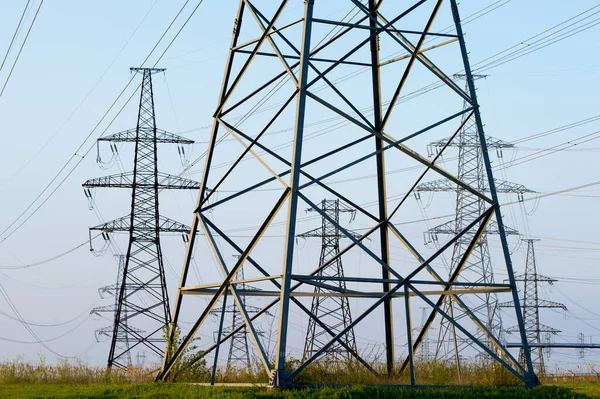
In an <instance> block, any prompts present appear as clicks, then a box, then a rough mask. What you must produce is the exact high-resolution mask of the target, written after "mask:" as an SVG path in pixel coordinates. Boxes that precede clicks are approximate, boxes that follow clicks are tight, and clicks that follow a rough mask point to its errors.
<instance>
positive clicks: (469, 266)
mask: <svg viewBox="0 0 600 399" xmlns="http://www.w3.org/2000/svg"><path fill="white" fill-rule="evenodd" d="M454 77H455V78H461V79H464V78H465V75H464V74H457V75H455V76H454ZM483 77H485V75H473V79H480V78H483ZM468 90H469V87H468V84H467V86H466V87H465V91H468ZM469 106H470V104H469V102H468V101H467V100H465V101H464V103H463V108H464V109H467V108H469ZM464 118H465V117H463V119H464ZM486 144H487V148H488V150H490V149H495V150H496V152H497V153H499V154H501V152H502V149H507V148H514V147H515V146H514V145H513V144H511V143H507V142H505V141H502V140H499V139H495V138H491V137H486ZM447 147H455V148H458V168H457V170H458V172H457V176H458V178H459V179H461V180H462V181H464V182H468V183H469V184H470V185H471V186H473V187H476V188H477V189H478V190H479V191H480V192H489V185H488V183H487V176H486V170H485V167H484V160H483V153H482V146H481V144H480V140H479V133H478V131H477V126H476V124H475V122H474V121H469V120H466V121H465V124H464V126H463V128H462V129H461V131H460V132H459V133H458V137H457V138H456V140H455V141H454V142H449V141H448V139H442V140H438V141H434V142H432V143H430V144H429V148H430V150H431V151H430V154H429V155H430V157H433V156H435V155H437V153H439V151H440V150H441V149H442V148H447ZM495 183H496V192H497V193H511V194H517V195H518V196H519V198H521V197H522V196H523V194H525V193H532V192H533V191H532V190H529V189H527V188H526V187H525V186H523V185H520V184H515V183H510V182H507V181H502V180H498V179H495ZM423 192H454V193H456V204H455V216H454V220H451V221H449V222H446V223H443V224H441V225H438V226H435V227H433V228H431V229H429V230H428V231H427V233H426V236H425V237H426V241H432V242H434V243H435V244H436V245H437V243H438V236H439V235H446V236H449V237H453V236H455V235H456V234H458V232H460V231H461V230H462V229H464V227H465V226H467V225H469V224H470V223H472V222H473V221H474V220H475V218H476V217H477V215H479V214H481V212H482V211H483V209H484V208H485V206H486V204H485V201H483V200H482V199H481V198H478V197H477V196H476V195H473V194H472V193H470V192H469V191H467V190H465V189H464V188H463V187H461V186H460V185H457V184H453V183H452V182H449V181H448V180H436V181H432V182H427V183H421V184H420V185H419V186H417V188H416V189H415V195H416V196H417V198H419V195H420V193H423ZM504 230H505V234H507V235H516V234H518V233H517V231H516V230H514V229H510V228H508V227H506V226H505V229H504ZM474 233H475V232H474V231H473V232H469V233H466V234H465V235H464V236H463V239H461V240H457V241H456V243H455V244H454V248H453V252H452V257H451V261H450V270H449V271H448V272H449V275H450V276H451V275H452V273H453V272H454V270H456V267H457V266H458V265H459V264H460V262H461V259H462V257H463V256H464V254H465V253H466V251H467V250H468V248H469V244H470V242H471V241H472V240H473V235H474ZM498 233H499V230H498V229H497V228H496V226H495V225H494V223H493V222H492V223H490V224H489V225H488V227H487V228H486V229H485V230H484V232H483V234H482V235H481V238H480V239H479V241H478V242H477V243H476V245H475V248H474V249H473V253H472V254H471V256H470V257H469V260H468V261H467V262H466V264H465V265H464V266H463V271H464V272H463V274H462V277H461V280H463V281H470V282H477V283H486V284H493V283H495V280H494V272H493V268H492V261H491V256H490V251H489V246H488V235H489V234H498ZM454 307H455V304H453V300H452V297H448V298H447V301H446V302H445V303H444V309H446V311H447V312H449V313H452V312H453V308H454ZM476 311H477V312H478V314H479V315H480V316H481V318H482V319H483V320H484V321H485V323H486V327H487V329H488V330H489V331H491V332H493V334H494V335H495V336H497V337H498V338H500V337H501V336H502V331H503V330H502V319H501V314H500V312H499V310H498V297H497V295H496V294H495V293H485V294H482V295H481V297H480V298H479V307H478V309H477V310H476ZM481 334H482V335H481V339H483V340H486V339H487V338H486V337H485V334H484V333H481ZM488 345H489V346H490V348H493V347H494V345H493V344H492V343H491V342H488ZM469 346H470V344H469V342H467V341H464V340H460V339H458V338H457V337H456V334H455V329H454V328H453V326H452V324H451V323H449V322H448V321H447V320H444V319H441V320H440V328H439V330H438V337H437V344H436V350H435V357H436V358H445V359H448V358H454V361H455V362H456V366H457V368H458V370H459V373H460V358H461V356H460V353H461V352H462V351H464V350H465V349H466V348H468V347H469Z"/></svg>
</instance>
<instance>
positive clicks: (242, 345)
mask: <svg viewBox="0 0 600 399" xmlns="http://www.w3.org/2000/svg"><path fill="white" fill-rule="evenodd" d="M235 280H241V281H243V280H244V268H243V267H241V268H240V271H239V272H238V273H237V275H236V276H235ZM240 288H241V290H242V291H246V290H252V287H250V286H248V285H247V284H246V283H241V284H240ZM240 301H241V302H242V305H243V306H244V308H245V310H246V312H248V313H249V314H254V313H258V312H259V311H260V310H261V309H260V308H257V307H255V306H250V305H247V304H246V296H245V295H240ZM224 302H225V303H224V305H223V306H222V307H221V308H219V309H215V310H213V312H212V313H213V314H215V315H220V316H221V320H222V321H221V323H220V326H219V331H218V333H217V340H220V339H221V336H222V335H223V334H229V333H233V334H232V336H231V343H230V345H229V354H228V355H227V365H226V370H227V371H229V370H231V369H232V368H234V367H236V366H239V365H240V364H241V365H242V366H243V367H245V368H246V369H248V370H250V369H251V367H252V365H251V363H250V348H249V347H248V331H246V328H243V329H241V330H239V331H235V328H236V327H237V326H238V325H239V324H240V323H241V322H242V317H241V314H240V309H239V308H238V306H237V304H236V303H235V302H234V303H233V304H232V305H227V303H226V299H225V301H224ZM225 314H231V325H230V326H229V327H227V328H223V320H224V318H225ZM257 334H258V335H262V334H263V332H262V331H261V330H260V329H258V328H257Z"/></svg>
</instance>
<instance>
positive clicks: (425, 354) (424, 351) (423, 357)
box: [416, 307, 431, 363]
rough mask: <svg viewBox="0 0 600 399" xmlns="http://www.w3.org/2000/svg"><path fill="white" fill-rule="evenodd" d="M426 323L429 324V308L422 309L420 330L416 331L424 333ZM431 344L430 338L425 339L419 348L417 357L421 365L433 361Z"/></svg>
mask: <svg viewBox="0 0 600 399" xmlns="http://www.w3.org/2000/svg"><path fill="white" fill-rule="evenodd" d="M426 323H427V308H426V307H422V308H421V324H420V325H419V328H417V329H416V330H417V331H422V330H423V328H424V327H425V325H426ZM429 342H430V339H429V337H425V338H424V339H423V343H422V344H421V346H420V347H419V350H418V351H417V353H416V356H417V358H418V359H419V361H420V362H421V363H424V362H427V361H429V360H430V359H431V353H430V348H429Z"/></svg>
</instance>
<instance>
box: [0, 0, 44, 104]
mask: <svg viewBox="0 0 600 399" xmlns="http://www.w3.org/2000/svg"><path fill="white" fill-rule="evenodd" d="M28 4H29V2H28ZM42 4H44V0H41V1H40V5H39V6H38V8H37V11H36V12H35V15H34V16H33V20H32V21H31V25H29V29H28V30H27V34H26V35H25V39H23V43H21V47H20V48H19V52H18V53H17V56H16V58H15V61H14V62H13V65H12V67H11V68H10V72H9V73H8V76H7V77H6V80H5V81H4V86H2V90H0V97H2V94H4V90H5V89H6V85H8V81H9V80H10V77H11V76H12V74H13V71H14V70H15V66H16V65H17V62H18V61H19V58H20V57H21V52H22V51H23V48H24V47H25V43H26V42H27V39H28V38H29V34H30V33H31V29H32V28H33V24H34V23H35V20H36V19H37V16H38V14H39V13H40V9H41V8H42ZM26 9H27V8H26ZM19 24H20V22H19ZM15 34H16V32H15ZM11 45H12V42H11ZM2 65H4V62H3V63H2ZM0 69H1V68H0Z"/></svg>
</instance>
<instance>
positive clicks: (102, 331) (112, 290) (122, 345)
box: [90, 255, 132, 366]
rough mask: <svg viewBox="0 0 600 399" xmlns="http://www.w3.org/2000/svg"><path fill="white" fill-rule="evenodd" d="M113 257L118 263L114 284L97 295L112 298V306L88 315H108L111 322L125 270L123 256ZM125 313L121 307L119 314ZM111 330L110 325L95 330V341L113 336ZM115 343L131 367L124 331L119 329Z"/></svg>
mask: <svg viewBox="0 0 600 399" xmlns="http://www.w3.org/2000/svg"><path fill="white" fill-rule="evenodd" d="M115 257H116V258H117V261H118V263H119V267H118V269H117V281H116V283H115V284H112V285H107V286H104V287H100V288H98V293H99V294H100V297H103V294H105V295H106V294H108V295H110V296H112V297H113V298H114V305H109V306H98V307H95V308H93V309H92V310H91V311H90V314H96V315H99V316H100V314H101V313H109V314H110V317H112V319H113V320H114V318H115V315H116V313H117V309H118V307H119V291H120V290H121V283H122V282H123V270H124V268H125V255H115ZM127 312H128V311H127V307H123V308H122V309H121V313H123V314H127ZM123 323H124V324H127V318H125V319H124V321H123ZM113 330H114V328H113V326H112V325H111V326H107V327H103V328H99V329H97V330H96V331H95V334H96V341H98V342H100V337H101V336H107V337H111V336H112V335H113ZM117 341H118V345H119V349H120V350H121V351H123V352H124V353H125V361H124V363H126V365H127V366H131V364H132V363H131V353H130V352H129V339H128V337H127V333H126V330H125V329H121V330H120V331H119V339H118V340H117Z"/></svg>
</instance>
